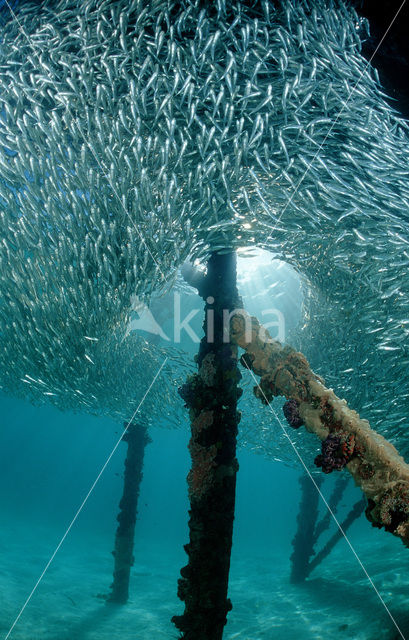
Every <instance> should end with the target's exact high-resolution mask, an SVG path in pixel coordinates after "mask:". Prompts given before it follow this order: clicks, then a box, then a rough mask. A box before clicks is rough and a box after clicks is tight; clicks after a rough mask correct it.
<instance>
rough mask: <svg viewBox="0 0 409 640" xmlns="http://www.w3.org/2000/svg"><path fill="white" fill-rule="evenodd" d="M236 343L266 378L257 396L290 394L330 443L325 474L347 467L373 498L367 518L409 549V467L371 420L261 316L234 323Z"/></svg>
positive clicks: (302, 414)
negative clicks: (326, 382)
mask: <svg viewBox="0 0 409 640" xmlns="http://www.w3.org/2000/svg"><path fill="white" fill-rule="evenodd" d="M231 339H232V341H233V342H235V343H236V344H237V345H238V346H240V347H242V348H243V349H245V351H246V353H245V356H244V358H242V362H244V363H245V365H246V366H247V367H248V368H251V369H252V370H253V371H254V373H256V374H257V375H260V376H261V380H260V384H259V385H258V386H256V387H255V389H254V392H255V395H256V396H257V397H259V398H261V399H262V401H263V402H264V403H267V402H269V401H270V399H271V398H272V397H273V396H285V397H286V398H287V399H288V400H292V401H295V402H296V403H297V405H298V412H299V415H300V418H301V419H302V420H303V422H304V424H305V427H306V429H307V431H310V432H311V433H315V434H316V435H317V436H318V437H319V438H320V439H321V440H322V441H323V443H324V447H323V454H322V455H321V457H320V458H319V459H318V461H317V462H318V465H319V466H322V468H323V470H324V472H329V471H331V470H333V469H341V468H343V467H345V468H346V469H347V470H348V471H349V472H350V474H351V475H352V476H353V478H354V480H355V483H356V484H357V485H358V486H359V487H360V488H361V489H362V491H363V493H364V494H365V496H366V497H367V498H368V508H367V510H366V516H367V518H368V519H369V521H370V522H371V523H372V524H373V525H374V526H376V527H380V528H384V529H385V530H386V531H390V532H391V533H393V534H394V535H396V536H398V537H400V538H401V539H402V541H403V543H404V544H405V545H406V546H409V465H408V464H406V462H405V461H404V459H403V458H402V456H400V455H399V453H398V451H397V450H396V449H395V447H394V446H393V445H392V444H391V443H390V442H388V441H387V440H386V439H385V438H384V437H383V436H381V435H380V434H378V433H376V432H375V431H373V430H372V429H371V427H370V425H369V423H368V421H367V420H364V419H362V418H360V416H359V415H358V413H357V412H356V411H354V410H353V409H350V408H349V407H348V405H347V403H346V401H345V400H341V399H340V398H338V397H337V396H336V395H335V393H334V391H333V390H332V389H327V388H326V387H325V385H324V382H323V380H321V379H320V378H319V377H318V376H317V375H316V374H314V372H313V371H312V370H311V369H310V367H309V364H308V362H307V360H306V359H305V357H304V356H303V355H302V354H301V353H298V352H296V351H295V350H293V349H292V348H291V347H288V346H284V347H283V346H282V345H281V344H280V343H279V342H277V341H275V340H272V339H271V337H270V335H269V333H268V332H267V331H266V330H265V329H264V328H263V327H262V326H261V325H260V323H259V322H258V320H257V318H254V317H251V318H250V316H249V315H248V314H246V313H243V311H241V312H240V313H239V314H238V313H237V314H235V315H234V316H233V317H232V319H231Z"/></svg>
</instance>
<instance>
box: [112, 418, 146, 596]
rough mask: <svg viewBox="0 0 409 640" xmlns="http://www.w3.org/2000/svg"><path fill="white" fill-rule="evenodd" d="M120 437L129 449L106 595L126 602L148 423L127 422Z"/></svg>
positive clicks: (132, 559)
mask: <svg viewBox="0 0 409 640" xmlns="http://www.w3.org/2000/svg"><path fill="white" fill-rule="evenodd" d="M122 439H123V440H124V441H125V442H127V444H128V449H127V454H126V459H125V473H124V490H123V494H122V498H121V501H120V503H119V509H120V511H119V514H118V516H117V520H118V523H119V524H118V528H117V530H116V535H115V550H114V551H113V552H112V553H113V556H114V558H115V566H114V580H113V583H112V585H111V589H112V591H111V593H110V595H109V597H108V602H112V603H116V604H125V603H126V602H127V601H128V597H129V578H130V572H131V567H132V565H133V561H134V558H133V548H134V536H135V523H136V515H137V507H138V498H139V488H140V484H141V481H142V477H143V473H142V469H143V459H144V453H145V447H146V445H147V444H149V442H151V439H150V438H149V436H148V433H147V427H146V426H144V425H139V424H136V423H131V424H130V425H129V427H128V429H127V431H126V433H125V434H124V436H123V438H122Z"/></svg>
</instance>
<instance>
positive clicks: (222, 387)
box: [172, 253, 241, 640]
mask: <svg viewBox="0 0 409 640" xmlns="http://www.w3.org/2000/svg"><path fill="white" fill-rule="evenodd" d="M199 293H200V295H201V296H202V297H203V298H204V299H205V300H206V307H205V321H204V332H205V337H204V338H203V339H202V341H201V344H200V348H199V354H198V358H197V362H198V369H199V371H198V373H197V374H195V375H194V376H191V377H190V378H189V379H188V381H187V382H186V384H185V385H183V387H181V389H180V391H179V392H180V395H181V396H182V398H183V399H184V400H185V402H186V405H187V406H188V408H189V410H190V419H191V430H192V437H191V440H190V443H189V450H190V453H191V457H192V467H191V470H190V472H189V475H188V478H187V480H188V488H189V498H190V511H189V515H190V519H189V530H190V539H189V543H188V544H187V545H186V546H185V550H186V553H187V555H188V558H189V560H188V564H187V566H185V567H183V569H182V570H181V572H180V573H181V576H182V578H180V579H179V582H178V596H179V598H180V599H181V600H183V601H184V603H185V611H184V613H183V615H180V616H174V617H173V618H172V621H173V622H174V624H175V625H176V627H177V628H178V629H179V630H180V631H181V633H182V636H181V638H183V639H184V640H221V638H222V636H223V629H224V626H225V624H226V620H227V613H228V611H229V610H230V609H231V606H232V605H231V602H230V600H229V599H228V598H227V589H228V578H229V570H230V554H231V547H232V535H233V520H234V508H235V492H236V473H237V470H238V463H237V459H236V440H237V428H238V423H239V420H240V414H239V412H238V411H237V400H238V398H239V397H240V395H241V389H239V388H238V386H237V383H238V381H239V379H240V378H241V375H240V372H239V370H238V367H237V347H236V345H233V344H231V342H230V336H229V321H228V320H227V323H226V320H225V316H224V314H226V312H228V311H231V310H233V309H234V308H237V307H238V306H239V307H241V301H240V300H239V297H238V294H237V288H236V256H235V254H233V253H231V254H225V255H219V254H213V255H212V256H211V257H210V259H209V262H208V267H207V274H206V276H205V277H204V278H203V279H202V281H201V282H200V287H199ZM223 312H224V313H223ZM226 324H227V332H226V327H225V326H224V325H226Z"/></svg>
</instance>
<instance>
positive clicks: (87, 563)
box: [0, 396, 409, 640]
mask: <svg viewBox="0 0 409 640" xmlns="http://www.w3.org/2000/svg"><path fill="white" fill-rule="evenodd" d="M1 407H2V412H1V413H2V416H3V420H2V429H1V435H0V451H1V458H0V468H1V477H2V481H1V485H0V502H1V513H2V526H1V531H0V548H1V559H0V591H1V601H2V607H1V616H0V631H1V637H5V636H6V634H7V632H8V630H9V628H10V627H11V625H12V623H13V621H14V619H15V618H16V616H17V615H18V613H19V611H20V610H21V607H22V606H23V605H24V602H25V601H26V599H27V597H28V596H29V594H30V593H31V591H32V589H33V587H34V586H35V584H36V582H37V580H38V579H39V577H40V575H41V573H42V571H43V570H44V567H45V565H46V564H47V563H48V561H49V559H50V557H51V556H52V554H53V552H54V550H55V548H56V547H57V545H58V544H59V542H60V540H61V538H62V536H63V534H64V533H65V531H66V528H67V526H68V525H69V523H70V522H71V521H72V518H73V517H74V515H75V513H76V512H77V510H78V508H79V506H80V505H81V503H82V501H83V499H84V497H85V495H86V494H87V493H88V490H89V488H90V486H91V485H92V483H93V482H94V480H95V477H96V476H97V474H98V473H99V471H100V468H101V467H102V465H103V464H104V462H105V460H106V458H107V457H108V455H109V454H110V452H111V450H112V448H113V446H114V444H115V442H116V439H117V434H116V433H115V432H116V431H118V427H117V425H115V423H112V422H110V421H109V420H104V419H101V418H99V419H97V418H92V417H87V416H83V415H77V414H69V413H66V414H63V413H61V412H58V411H57V410H55V409H53V408H50V407H42V408H37V407H32V406H31V405H29V404H25V403H23V402H21V401H15V400H11V399H9V398H6V397H4V396H2V397H1ZM150 433H151V436H152V440H153V442H152V443H151V444H150V445H149V446H148V447H147V449H146V458H145V468H144V478H143V482H142V486H141V494H140V500H139V517H138V521H137V528H136V537H135V565H134V567H133V569H132V573H131V592H130V600H129V603H128V604H127V605H125V606H123V607H115V606H113V605H107V604H105V602H104V601H103V600H102V599H101V598H100V596H101V595H103V594H106V593H108V591H109V585H110V583H111V578H112V569H113V559H112V556H111V551H112V549H113V540H114V532H115V527H116V521H115V517H116V513H117V505H118V502H119V498H120V495H121V480H122V477H121V476H122V470H123V457H124V449H121V448H119V449H118V450H117V452H116V453H115V455H114V457H113V458H112V460H111V462H110V464H109V465H108V467H107V468H106V470H105V472H104V474H103V475H102V476H101V479H100V481H99V483H98V484H97V486H96V487H95V489H94V491H93V493H92V495H91V496H90V498H89V500H88V502H87V504H86V506H85V507H84V509H83V510H82V512H81V514H80V515H79V517H78V519H77V520H76V522H75V523H74V525H73V526H72V529H71V531H70V533H69V534H68V536H67V538H66V539H65V541H64V544H63V545H62V546H61V548H60V550H59V551H58V553H57V554H56V555H55V558H54V560H53V561H52V563H51V565H50V566H49V568H48V570H47V572H46V573H45V575H44V576H43V578H42V579H41V581H40V583H39V584H38V586H37V588H36V590H35V592H34V594H33V596H32V598H31V599H30V601H29V603H28V604H27V606H26V608H25V610H24V611H23V613H22V615H21V617H20V619H19V620H18V622H17V624H16V626H15V627H14V629H13V631H12V633H11V635H10V638H15V639H16V640H23V639H24V640H57V639H58V640H66V639H67V640H68V639H69V638H70V639H75V640H82V639H83V640H104V639H105V638H107V639H108V638H121V639H122V640H128V638H129V640H131V639H134V638H138V640H139V639H140V640H145V639H146V640H148V638H164V639H165V638H176V637H177V634H176V631H175V629H174V627H173V625H172V624H171V622H170V618H171V617H172V615H174V614H177V613H180V612H181V610H182V605H181V603H180V601H178V599H177V597H176V585H177V579H178V577H179V570H180V568H181V567H182V566H183V565H184V564H185V562H186V556H185V553H184V551H183V544H185V543H186V542H187V540H188V530H187V509H188V502H187V490H186V482H185V476H186V474H187V471H188V468H189V456H188V451H187V443H188V439H189V432H188V428H187V424H186V425H185V426H184V427H183V428H181V429H180V430H179V431H175V430H164V429H152V430H151V432H150ZM121 446H125V445H121ZM238 457H239V462H240V472H239V474H238V485H237V512H236V520H235V532H234V544H233V552H232V565H231V576H230V589H229V592H230V593H229V595H230V598H231V599H232V602H233V610H232V611H231V612H230V614H229V619H228V624H227V626H226V630H225V635H224V637H225V638H226V639H228V640H233V639H234V638H240V639H243V640H259V639H260V640H261V639H263V640H264V639H266V640H268V639H270V638H271V639H273V638H289V639H291V640H292V639H294V640H295V639H296V638H300V637H303V638H307V639H311V640H312V639H314V640H320V639H324V638H328V637H331V638H340V639H341V638H358V639H362V640H375V638H382V639H384V638H385V640H386V639H388V640H392V639H394V638H397V637H401V636H398V632H397V630H396V628H395V627H394V624H393V622H392V621H391V619H390V617H389V616H388V614H387V613H386V611H385V608H384V606H383V604H382V603H381V601H380V598H379V596H378V595H377V594H376V593H375V590H374V587H373V586H372V585H371V584H370V582H369V580H368V578H367V577H366V576H365V574H364V572H363V570H362V568H361V567H360V565H359V563H358V561H357V559H356V558H355V556H354V555H353V553H352V552H351V549H350V548H349V547H348V545H347V544H346V542H345V541H344V540H341V541H340V542H339V543H338V545H337V546H336V547H335V549H334V551H333V552H332V554H331V555H330V556H329V557H328V558H326V559H325V560H324V561H323V563H322V564H321V565H320V566H319V567H318V568H317V569H315V570H314V572H313V573H312V574H311V576H310V578H309V579H308V580H307V581H306V582H305V583H304V584H302V585H292V584H290V581H289V575H290V568H291V565H290V560H289V556H290V554H291V551H292V547H291V540H292V538H293V536H294V534H295V531H296V515H297V510H298V501H299V499H300V494H299V485H298V478H299V475H300V474H299V470H298V469H297V468H294V469H293V468H289V467H287V466H284V465H283V464H282V463H277V462H273V461H271V460H266V459H264V458H263V457H262V456H260V455H257V454H255V453H252V452H249V451H245V450H243V449H241V450H239V454H238ZM333 484H334V480H333V478H332V477H330V478H327V479H325V481H324V483H323V485H322V492H323V494H324V495H325V496H326V498H327V499H328V498H329V495H330V493H331V489H332V487H333ZM358 495H359V494H358V491H357V490H356V489H355V488H354V487H353V486H352V482H351V483H350V485H349V486H348V488H347V490H346V493H345V494H344V497H343V499H342V502H341V506H340V507H339V512H338V515H339V517H340V518H342V517H343V515H344V514H345V513H346V512H347V510H348V508H349V506H350V505H351V504H352V501H355V500H356V499H357V497H358ZM322 511H323V507H322V505H321V512H322ZM335 529H336V526H335V525H334V523H331V526H330V529H329V530H328V532H327V533H326V534H325V535H323V540H322V542H325V540H326V539H327V538H328V537H329V536H330V535H332V533H333V532H334V531H335ZM348 539H349V540H350V542H351V544H352V545H353V547H354V549H355V551H356V553H357V555H358V556H359V558H360V560H361V562H362V563H363V565H364V566H365V568H366V570H367V572H368V574H369V575H370V577H371V579H372V580H373V583H374V585H375V586H376V588H377V590H378V592H379V595H380V596H381V597H382V598H383V600H384V601H385V603H386V605H387V606H388V608H389V610H390V612H391V614H392V615H393V617H394V619H395V620H396V622H397V624H398V625H399V626H400V628H401V630H402V631H403V633H404V634H406V633H408V632H409V620H408V612H407V598H408V595H409V594H408V590H409V581H408V579H407V575H406V571H405V567H406V562H407V553H406V550H405V549H404V547H403V545H402V544H401V542H400V541H399V540H397V539H394V538H393V537H392V536H389V535H387V534H385V533H383V532H379V531H377V530H375V529H372V528H371V527H370V525H369V523H368V522H367V521H366V519H365V517H364V516H361V518H360V519H359V520H358V521H357V522H356V523H354V525H353V526H352V527H351V529H350V530H349V532H348ZM320 545H321V541H320ZM320 545H317V550H318V549H319V547H320Z"/></svg>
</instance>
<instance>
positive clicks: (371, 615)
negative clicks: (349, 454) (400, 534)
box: [0, 522, 409, 640]
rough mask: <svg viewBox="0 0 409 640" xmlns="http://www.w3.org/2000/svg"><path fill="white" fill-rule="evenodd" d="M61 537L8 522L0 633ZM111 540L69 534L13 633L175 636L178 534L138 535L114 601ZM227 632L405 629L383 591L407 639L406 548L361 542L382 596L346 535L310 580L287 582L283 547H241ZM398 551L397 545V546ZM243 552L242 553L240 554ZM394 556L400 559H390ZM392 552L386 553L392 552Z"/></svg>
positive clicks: (28, 638) (0, 576) (387, 636)
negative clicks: (125, 594)
mask: <svg viewBox="0 0 409 640" xmlns="http://www.w3.org/2000/svg"><path fill="white" fill-rule="evenodd" d="M58 542H59V536H58V533H57V532H55V531H53V530H49V529H47V528H46V527H45V526H42V527H38V526H36V525H33V524H30V528H28V527H22V526H21V523H19V524H13V523H11V522H8V523H7V524H6V525H4V526H3V527H2V529H1V533H0V549H1V558H0V603H1V607H0V610H1V614H0V615H1V617H0V639H1V640H4V638H6V636H7V633H8V631H9V629H10V627H11V625H12V624H13V621H14V620H15V618H16V616H17V615H18V613H19V611H20V610H21V608H22V606H23V605H24V603H25V601H26V599H27V597H28V596H29V594H30V592H31V590H32V589H33V587H34V585H35V584H36V582H37V580H38V578H39V576H40V575H41V573H42V571H43V569H44V567H45V565H46V564H47V561H48V560H49V558H50V556H51V554H52V552H53V551H54V549H55V547H56V545H57V544H58ZM111 542H112V541H110V540H107V539H106V538H105V539H104V538H103V537H102V536H101V537H100V538H95V536H92V535H89V536H88V537H87V535H85V534H84V533H82V534H81V535H80V534H79V532H78V533H75V532H74V533H73V534H72V535H71V536H70V537H69V538H67V540H66V542H65V543H64V545H63V546H62V547H61V549H60V551H59V552H58V554H57V555H56V557H55V559H54V561H53V562H52V564H51V565H50V567H49V569H48V571H47V572H46V574H45V575H44V577H43V579H42V580H41V582H40V584H39V585H38V588H37V589H36V591H35V593H34V595H33V596H32V598H31V599H30V601H29V602H28V604H27V606H26V608H25V609H24V611H23V612H22V614H21V617H20V618H19V620H18V622H17V623H16V625H15V627H14V628H13V630H12V632H11V634H10V636H9V638H10V640H115V639H116V638H117V639H118V640H119V639H120V640H128V639H129V640H152V639H155V640H161V639H162V638H163V639H164V640H165V639H172V638H177V637H178V633H177V630H176V629H175V627H174V626H173V625H172V624H171V622H170V619H171V617H172V615H174V614H177V613H181V611H182V608H183V605H182V604H181V603H180V602H179V601H178V599H177V596H176V583H177V579H178V575H179V569H180V567H181V566H183V564H184V563H185V555H184V552H183V550H181V549H178V548H174V547H173V545H172V544H171V541H169V540H166V541H165V542H164V543H163V544H162V543H159V542H158V541H157V540H152V539H150V540H148V539H144V540H140V539H139V540H137V545H136V548H135V565H134V567H133V570H132V585H131V597H130V600H129V603H128V604H127V605H126V606H114V605H107V604H106V603H105V601H104V599H103V598H102V596H103V595H104V594H107V593H108V591H109V585H110V582H111V575H112V564H113V563H112V556H111V555H110V549H111V546H112V544H111ZM233 551H234V553H233V558H232V567H231V580H230V593H229V595H230V598H231V600H232V602H233V610H232V611H231V613H230V614H229V621H228V624H227V626H226V630H225V634H224V638H225V640H239V639H240V640H269V639H270V638H271V639H272V640H273V639H275V638H278V639H285V640H299V639H300V638H302V639H305V640H310V639H311V640H324V639H325V640H328V638H334V639H336V638H340V639H342V638H348V639H349V638H355V639H357V640H375V639H379V640H395V639H397V638H402V635H400V633H399V631H398V629H397V628H396V627H395V626H394V623H393V621H392V619H391V617H390V616H389V614H388V613H387V611H386V609H385V607H384V605H383V604H382V602H381V600H380V597H382V598H383V600H384V601H385V604H386V605H387V607H388V608H389V610H390V613H391V615H392V616H393V617H394V619H395V621H396V622H397V624H398V625H399V628H400V630H401V632H402V633H403V637H407V638H409V606H408V603H409V577H408V574H407V572H406V566H407V561H408V556H407V554H408V552H407V550H405V549H404V548H403V547H402V549H400V547H397V546H396V544H395V541H394V540H392V541H390V540H389V539H387V538H385V541H383V539H382V542H380V543H379V544H378V546H377V547H375V548H374V545H373V543H372V546H371V549H365V544H362V543H361V544H360V548H359V549H358V551H359V554H360V557H361V558H363V562H364V564H365V567H366V570H367V571H368V573H369V575H370V576H371V579H372V580H373V582H374V585H375V586H376V588H377V589H378V591H379V596H380V597H379V596H378V595H377V594H376V592H375V589H374V588H373V586H371V584H370V582H369V580H368V578H367V577H366V576H365V574H364V572H363V570H362V568H361V567H360V565H359V563H358V562H357V560H356V558H355V557H354V556H353V554H352V553H351V551H350V550H349V549H348V547H347V545H346V543H345V542H344V541H342V542H341V543H340V544H339V545H338V547H337V548H336V549H335V550H334V552H333V553H332V555H331V556H330V557H328V558H327V559H326V560H325V561H324V562H323V563H322V565H321V566H320V567H319V568H318V569H316V570H315V572H314V573H313V574H312V575H311V577H310V579H309V580H307V581H306V582H305V583H304V584H302V585H297V586H295V585H292V584H290V582H289V568H290V565H289V560H288V557H287V555H284V554H283V553H281V554H280V549H273V548H271V549H265V550H263V549H260V548H259V549H257V550H254V551H253V552H250V551H247V552H245V551H244V550H243V549H242V550H241V552H240V549H234V550H233ZM391 551H393V554H391ZM239 552H240V553H239ZM391 555H392V557H393V561H391V560H390V558H391ZM386 558H388V561H386Z"/></svg>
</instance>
